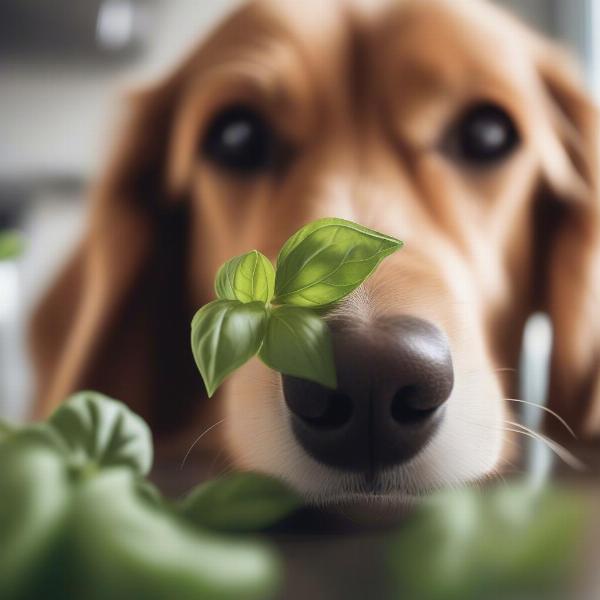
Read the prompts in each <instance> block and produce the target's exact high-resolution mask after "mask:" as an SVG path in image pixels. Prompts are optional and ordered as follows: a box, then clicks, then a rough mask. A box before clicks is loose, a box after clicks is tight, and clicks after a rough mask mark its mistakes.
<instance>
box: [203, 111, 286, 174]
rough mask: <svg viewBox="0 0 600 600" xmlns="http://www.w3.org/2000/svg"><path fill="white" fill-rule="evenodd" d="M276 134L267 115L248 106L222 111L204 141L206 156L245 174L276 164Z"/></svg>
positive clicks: (225, 166) (224, 166)
mask: <svg viewBox="0 0 600 600" xmlns="http://www.w3.org/2000/svg"><path fill="white" fill-rule="evenodd" d="M275 148H276V136H275V134H274V132H273V131H272V129H271V128H270V127H269V125H268V123H267V122H266V121H265V119H264V118H263V117H262V116H261V115H260V114H259V113H258V112H256V111H255V110H253V109H252V108H249V107H246V106H233V107H230V108H227V109H225V110H224V111H222V112H221V113H219V114H218V115H217V116H216V117H215V118H214V120H213V121H212V123H211V124H210V125H209V127H208V130H207V133H206V136H205V138H204V141H203V143H202V153H203V154H204V156H205V157H206V158H207V159H208V160H210V161H212V162H214V163H216V164H217V165H218V166H220V167H223V168H225V169H229V170H231V171H237V172H240V173H245V174H252V173H256V172H257V171H261V170H264V169H267V168H269V167H270V166H272V163H273V160H274V155H275Z"/></svg>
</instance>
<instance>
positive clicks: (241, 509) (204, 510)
mask: <svg viewBox="0 0 600 600" xmlns="http://www.w3.org/2000/svg"><path fill="white" fill-rule="evenodd" d="M301 505H302V501H301V500H300V498H299V496H298V495H297V494H296V493H295V492H293V491H292V490H290V489H289V488H288V487H287V486H286V485H285V484H283V483H282V482H281V481H279V480H277V479H274V478H272V477H268V476H266V475H262V474H259V473H234V474H232V475H226V476H224V477H221V478H219V479H215V480H213V481H209V482H207V483H204V484H202V485H199V486H198V487H196V488H195V489H194V490H192V491H191V492H190V494H189V495H188V496H187V497H186V498H185V499H184V500H183V502H182V503H181V507H180V508H181V512H182V514H183V515H184V516H185V517H187V518H188V519H189V520H190V521H191V522H193V523H194V524H195V525H197V526H199V527H205V528H207V529H215V530H219V531H227V532H236V531H237V532H241V531H255V530H260V529H264V528H265V527H269V526H270V525H273V524H275V523H277V522H278V521H280V520H281V519H283V518H284V517H286V516H288V515H289V514H290V513H291V512H293V511H294V510H296V509H297V508H299V507H300V506H301Z"/></svg>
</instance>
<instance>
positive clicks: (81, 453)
mask: <svg viewBox="0 0 600 600" xmlns="http://www.w3.org/2000/svg"><path fill="white" fill-rule="evenodd" d="M50 424H51V425H52V426H53V427H54V429H56V431H58V432H59V433H60V434H61V436H62V437H63V438H64V439H65V441H66V443H67V445H68V446H69V451H70V456H71V460H72V462H73V463H74V464H75V466H79V467H81V466H84V465H90V464H91V465H92V466H102V467H111V466H112V467H115V466H129V467H131V468H132V469H133V471H134V472H135V473H137V474H139V475H146V474H148V472H149V471H150V467H151V465H152V438H151V434H150V429H149V428H148V425H146V423H145V422H144V421H143V420H142V419H141V418H140V417H138V416H137V415H136V414H135V413H133V412H131V411H130V410H129V409H128V408H127V407H126V406H124V405H123V404H121V403H120V402H117V401H116V400H112V399H110V398H107V397H106V396H103V395H102V394H98V393H96V392H88V391H86V392H80V393H78V394H76V395H74V396H72V397H71V399H70V400H69V402H66V403H65V404H63V405H62V406H61V407H60V408H59V409H58V410H57V411H56V412H55V413H54V414H53V415H52V417H51V418H50Z"/></svg>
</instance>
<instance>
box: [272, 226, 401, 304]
mask: <svg viewBox="0 0 600 600" xmlns="http://www.w3.org/2000/svg"><path fill="white" fill-rule="evenodd" d="M401 246H402V242H400V241H399V240H396V239H394V238H392V237H389V236H387V235H383V234H381V233H377V232H375V231H371V230H370V229H367V228H366V227H362V226H361V225H357V224H356V223H351V222H350V221H344V220H343V219H320V220H319V221H315V222H314V223H311V224H310V225H307V226H306V227H303V228H302V229H301V230H300V231H298V233H296V234H294V235H293V236H292V237H291V238H290V239H289V240H288V241H287V242H286V243H285V245H284V246H283V248H282V250H281V252H280V253H279V256H278V258H277V276H276V279H275V299H274V302H275V303H277V304H293V305H295V306H306V307H322V306H328V305H330V304H333V303H334V302H338V301H339V300H341V299H342V298H344V297H345V296H347V295H348V294H349V293H351V292H352V291H354V290H355V289H356V288H357V287H358V286H359V285H360V284H361V283H363V281H364V280H365V279H367V277H369V275H371V273H372V272H373V271H374V270H375V269H376V268H377V265H378V264H379V263H380V262H381V261H382V260H383V259H384V258H385V257H386V256H389V255H390V254H393V253H394V252H396V250H398V249H399V248H400V247H401Z"/></svg>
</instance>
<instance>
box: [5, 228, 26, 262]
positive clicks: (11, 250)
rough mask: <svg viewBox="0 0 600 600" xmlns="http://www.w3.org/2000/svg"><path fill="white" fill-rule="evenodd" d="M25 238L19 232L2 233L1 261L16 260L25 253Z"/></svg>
mask: <svg viewBox="0 0 600 600" xmlns="http://www.w3.org/2000/svg"><path fill="white" fill-rule="evenodd" d="M23 247H24V244H23V238H22V237H21V234H20V233H19V232H18V231H2V232H0V260H8V259H10V258H15V257H17V256H19V254H21V252H23Z"/></svg>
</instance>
